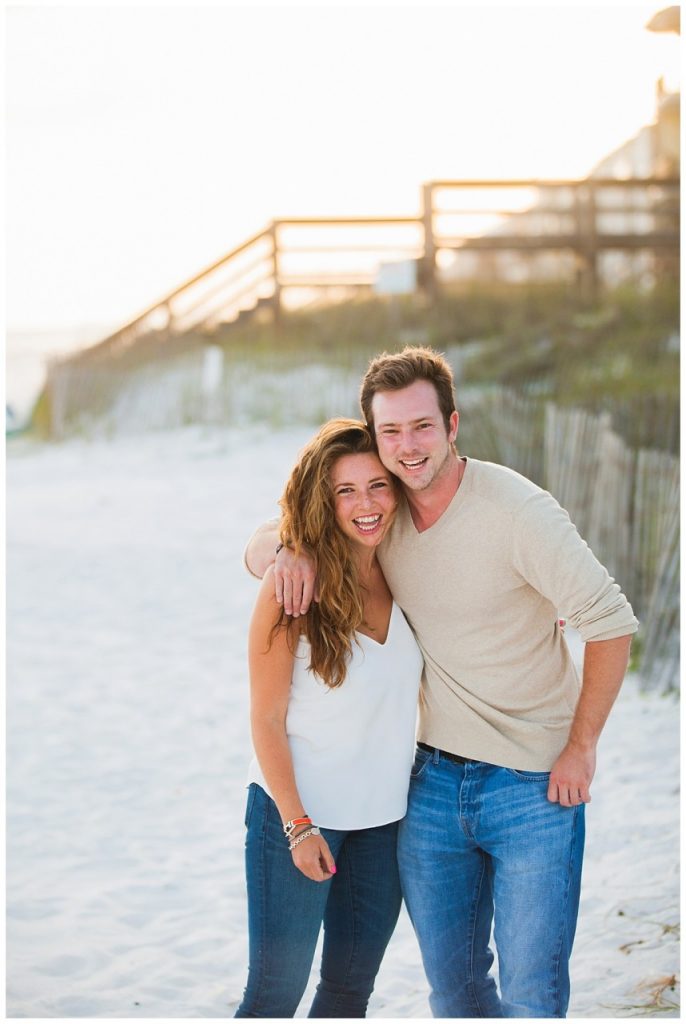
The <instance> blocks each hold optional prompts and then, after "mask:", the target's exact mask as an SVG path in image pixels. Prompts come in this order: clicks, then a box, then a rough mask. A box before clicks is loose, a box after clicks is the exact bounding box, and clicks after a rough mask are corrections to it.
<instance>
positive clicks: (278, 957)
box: [235, 783, 402, 1017]
mask: <svg viewBox="0 0 686 1024" xmlns="http://www.w3.org/2000/svg"><path fill="white" fill-rule="evenodd" d="M245 823H246V826H247V829H248V833H247V838H246V846H245V862H246V876H247V883H248V925H249V946H250V966H249V971H248V984H247V986H246V989H245V994H244V996H243V1001H242V1003H241V1005H240V1006H239V1007H238V1010H237V1011H236V1014H235V1016H236V1017H293V1016H294V1015H295V1011H296V1010H297V1008H298V1004H299V1002H300V1000H301V999H302V995H303V992H304V991H305V988H306V986H307V982H308V979H309V974H310V969H311V967H312V960H313V958H314V951H315V946H316V944H317V938H318V936H319V929H320V927H321V925H322V922H323V923H324V948H323V952H322V963H321V973H320V980H319V985H318V986H317V992H316V995H315V998H314V1002H313V1003H312V1008H311V1010H310V1012H309V1016H310V1017H364V1016H365V1014H366V1010H367V1003H368V1001H369V997H370V995H371V994H372V991H373V989H374V981H375V979H376V975H377V973H378V970H379V966H380V964H381V960H382V958H383V955H384V952H385V951H386V946H387V945H388V942H389V940H390V937H391V935H392V934H393V929H394V928H395V925H396V922H397V920H398V914H399V913H400V904H401V901H402V897H401V893H400V880H399V877H398V866H397V860H396V842H397V834H398V823H397V822H393V823H392V824H390V825H381V826H379V827H378V828H366V829H359V830H358V831H354V832H342V831H338V830H334V829H328V828H326V829H325V828H323V829H322V835H323V836H324V838H325V839H326V842H327V843H328V845H329V849H330V850H331V854H332V856H333V858H334V861H335V863H336V868H337V871H336V874H335V875H334V876H333V878H331V879H329V880H328V881H326V882H313V881H312V879H310V878H307V877H306V876H305V875H303V873H302V872H301V871H299V870H298V869H297V868H296V867H295V865H294V863H293V858H292V856H291V853H290V851H289V849H288V844H287V842H286V840H285V838H284V834H283V827H282V823H281V817H280V815H279V812H278V810H277V808H276V804H275V803H274V801H273V800H271V799H270V797H268V796H267V794H266V793H265V791H264V790H263V789H262V788H261V787H260V786H258V785H256V784H255V783H252V784H251V786H250V789H249V792H248V805H247V811H246V817H245Z"/></svg>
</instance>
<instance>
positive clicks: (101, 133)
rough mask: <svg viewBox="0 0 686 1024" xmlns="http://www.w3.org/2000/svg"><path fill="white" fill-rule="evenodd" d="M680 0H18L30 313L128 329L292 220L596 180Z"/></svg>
mask: <svg viewBox="0 0 686 1024" xmlns="http://www.w3.org/2000/svg"><path fill="white" fill-rule="evenodd" d="M660 6H664V5H660V4H659V3H658V4H637V5H633V6H627V5H614V6H598V5H596V4H589V5H584V4H575V5H573V6H566V7H565V6H558V5H557V4H548V5H546V6H542V5H539V6H519V5H506V6H498V7H496V6H491V5H489V4H480V5H479V6H478V7H477V6H473V7H472V6H466V5H464V6H463V5H461V4H457V3H453V4H451V5H449V6H436V7H432V6H424V5H422V6H419V5H410V6H367V5H346V6H345V7H333V6H328V5H326V4H322V3H319V4H317V5H316V6H312V5H310V6H297V7H296V6H286V5H281V6H276V7H274V6H263V5H260V4H255V3H253V4H251V5H250V7H247V6H246V7H241V6H233V5H230V4H224V5H221V6H213V7H212V6H205V7H202V6H197V7H196V6H194V7H190V6H176V7H171V6H160V5H158V6H146V7H141V6H137V5H136V6H125V5H119V6H114V7H100V6H97V5H91V6H89V7H85V6H80V7H77V6H72V7H58V6H36V5H32V6H24V5H18V6H11V7H9V8H7V9H6V10H7V18H6V57H7V92H6V96H7V151H8V160H7V239H8V241H7V313H8V324H9V327H10V328H11V329H16V328H63V327H78V326H82V325H84V324H96V325H102V326H103V327H104V328H108V327H109V326H112V327H116V326H118V325H119V324H120V323H121V322H123V321H125V320H127V319H129V318H130V317H131V316H133V315H135V314H136V313H137V312H139V311H140V309H142V308H143V307H145V306H147V305H148V304H149V303H151V302H152V301H154V300H156V299H157V298H159V297H161V296H162V295H163V294H164V293H165V292H167V291H168V290H170V289H171V288H172V287H174V286H175V285H177V284H179V283H181V282H182V281H183V280H184V279H185V278H186V277H187V276H189V275H190V274H192V273H194V272H196V271H197V270H199V269H201V268H202V267H203V266H205V265H206V264H207V263H209V262H211V261H212V260H214V259H216V258H218V257H219V256H221V255H222V254H223V253H224V252H226V251H228V250H229V249H230V248H232V247H233V246H234V245H235V244H237V243H239V242H241V241H242V240H243V239H244V238H245V237H247V236H248V235H250V234H252V233H254V232H255V231H257V230H259V229H260V228H262V227H263V226H264V225H265V224H266V223H267V221H269V220H270V219H271V218H272V217H274V216H280V215H281V216H287V215H307V214H310V215H327V214H339V215H340V214H346V213H349V214H354V213H359V214H371V215H373V214H415V213H416V212H418V209H419V196H420V186H421V183H422V182H424V181H428V180H430V179H432V178H460V177H504V176H507V177H520V176H521V177H529V176H535V177H551V176H559V177H576V176H582V175H585V174H586V173H588V171H589V170H590V169H591V167H592V166H593V165H594V164H595V163H596V162H597V161H598V160H600V159H601V158H602V157H603V156H605V155H606V154H607V153H609V152H610V151H611V150H612V149H614V148H615V147H616V146H618V145H620V144H621V143H622V142H624V141H625V140H626V139H628V138H629V137H631V136H632V135H634V134H635V133H636V132H637V131H638V130H639V129H640V128H641V127H642V126H643V125H644V124H648V123H650V122H651V121H652V120H653V118H654V111H655V82H656V80H657V78H658V76H659V75H660V74H664V73H665V72H667V73H668V74H669V70H670V67H675V66H676V62H677V60H678V58H677V57H676V55H675V54H676V50H677V48H678V40H677V39H676V37H674V36H671V35H670V36H667V35H664V34H655V33H651V32H648V31H646V30H645V27H644V26H645V23H646V21H647V20H648V19H649V17H650V16H651V15H652V14H653V13H654V12H655V11H656V10H658V9H660ZM670 62H671V63H670Z"/></svg>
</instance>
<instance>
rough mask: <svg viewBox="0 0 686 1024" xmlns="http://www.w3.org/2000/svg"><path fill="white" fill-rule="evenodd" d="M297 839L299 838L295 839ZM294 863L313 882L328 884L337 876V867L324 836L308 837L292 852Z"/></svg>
mask: <svg viewBox="0 0 686 1024" xmlns="http://www.w3.org/2000/svg"><path fill="white" fill-rule="evenodd" d="M295 838H296V839H297V836H296V837H295ZM291 855H292V857H293V863H294V864H295V866H296V868H298V870H299V871H302V873H303V875H306V876H307V877H308V878H311V879H312V881H313V882H326V881H328V879H329V878H331V876H332V875H335V874H336V865H335V863H334V859H333V857H332V856H331V850H330V849H329V847H328V845H327V842H326V840H325V839H324V836H322V835H319V836H308V837H307V839H303V841H302V843H298V845H297V846H296V847H295V849H294V850H292V851H291Z"/></svg>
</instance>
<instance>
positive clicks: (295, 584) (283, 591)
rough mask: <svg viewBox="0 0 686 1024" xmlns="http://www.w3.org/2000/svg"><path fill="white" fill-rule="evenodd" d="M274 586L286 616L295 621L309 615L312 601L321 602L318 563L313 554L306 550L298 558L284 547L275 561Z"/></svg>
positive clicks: (277, 598)
mask: <svg viewBox="0 0 686 1024" xmlns="http://www.w3.org/2000/svg"><path fill="white" fill-rule="evenodd" d="M274 584H275V590H276V600H277V601H278V602H279V604H281V605H283V610H284V611H285V612H286V615H292V616H293V618H294V619H297V618H298V616H300V615H307V612H308V611H309V609H310V605H311V604H312V600H313V599H314V600H315V601H317V600H319V595H318V593H317V562H316V559H315V557H314V555H313V554H312V552H310V551H307V550H304V551H302V552H301V554H300V555H297V556H296V555H295V553H294V552H293V551H292V550H291V549H290V548H287V547H282V548H281V549H280V550H279V551H278V553H277V555H276V559H275V561H274Z"/></svg>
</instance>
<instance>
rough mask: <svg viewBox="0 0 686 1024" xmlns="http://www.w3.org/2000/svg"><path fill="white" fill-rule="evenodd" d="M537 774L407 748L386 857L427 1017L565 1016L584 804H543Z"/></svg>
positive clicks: (544, 780)
mask: <svg viewBox="0 0 686 1024" xmlns="http://www.w3.org/2000/svg"><path fill="white" fill-rule="evenodd" d="M548 779H549V773H548V772H519V771H514V770H512V769H510V768H499V767H497V766H495V765H491V764H486V763H485V762H482V761H475V762H468V763H467V764H464V765H462V764H455V763H454V762H452V761H449V760H447V759H446V758H444V757H440V756H439V753H438V751H434V752H433V753H430V752H427V751H424V750H421V749H418V750H417V756H416V758H415V763H414V767H413V769H412V782H411V785H410V798H409V806H408V811H407V815H406V817H405V818H404V819H403V821H402V822H401V825H400V831H399V834H398V861H399V865H400V878H401V883H402V888H403V895H404V896H405V902H406V904H407V909H408V911H409V914H410V918H411V919H412V924H413V926H414V929H415V932H416V934H417V939H418V941H419V946H420V949H421V953H422V959H423V962H424V970H425V972H426V976H427V978H428V981H429V984H430V986H431V990H432V991H431V996H430V1003H431V1009H432V1012H433V1014H434V1016H435V1017H564V1016H565V1014H566V1011H567V1005H568V1003H569V970H568V965H569V957H570V954H571V951H572V942H573V940H574V931H575V928H576V918H577V911H578V906H579V887H580V881H581V862H582V857H583V846H584V806H583V804H581V805H580V806H578V807H562V806H561V805H560V804H553V803H550V802H549V800H548V799H547V796H546V794H547V789H548ZM494 918H495V930H494V935H495V944H496V948H497V951H498V973H499V980H500V996H498V992H497V990H496V985H495V981H494V979H493V977H492V976H491V975H490V974H489V969H490V967H491V965H492V963H493V954H492V952H491V951H490V949H489V940H490V934H491V924H492V923H493V921H494Z"/></svg>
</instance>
